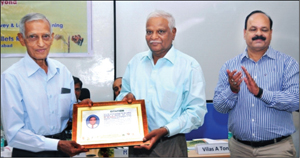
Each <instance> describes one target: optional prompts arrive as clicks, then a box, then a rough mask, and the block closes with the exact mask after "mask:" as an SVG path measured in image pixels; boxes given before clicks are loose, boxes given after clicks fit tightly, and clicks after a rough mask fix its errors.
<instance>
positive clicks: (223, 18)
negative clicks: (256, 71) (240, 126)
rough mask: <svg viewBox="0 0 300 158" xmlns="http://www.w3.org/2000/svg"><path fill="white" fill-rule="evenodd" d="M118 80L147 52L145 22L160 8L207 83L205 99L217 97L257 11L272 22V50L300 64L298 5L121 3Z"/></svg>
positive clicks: (179, 45) (118, 10) (177, 42)
mask: <svg viewBox="0 0 300 158" xmlns="http://www.w3.org/2000/svg"><path fill="white" fill-rule="evenodd" d="M115 9H116V77H121V76H123V75H124V72H125V69H126V66H127V64H128V62H129V61H130V59H131V58H132V57H133V56H134V55H135V54H137V53H139V52H142V51H145V50H148V46H147V44H146V40H145V33H146V31H145V24H146V17H147V16H148V14H149V13H150V12H152V11H154V10H155V9H158V10H165V11H167V12H169V13H171V14H172V15H173V16H174V18H175V21H176V25H175V26H176V28H177V34H176V37H175V40H174V42H173V45H174V46H175V47H176V48H177V49H179V50H180V51H182V52H184V53H186V54H188V55H190V56H192V57H194V58H195V59H196V60H197V61H198V62H199V63H200V65H201V67H202V69H203V72H204V76H205V80H206V99H207V100H208V101H210V100H212V99H213V95H214V89H215V87H216V84H217V82H218V75H219V70H220V68H221V67H222V65H223V64H224V63H225V62H226V61H227V60H229V59H231V58H233V57H234V56H236V55H238V54H240V53H242V52H243V51H244V49H245V48H246V43H245V40H244V37H243V29H244V21H245V18H246V16H247V15H248V14H249V13H250V12H252V11H253V10H262V11H264V12H265V13H267V14H268V15H269V16H270V17H271V18H272V20H273V35H272V41H271V46H272V47H273V48H274V49H276V50H279V51H281V52H283V53H286V54H288V55H290V56H292V57H294V58H295V59H296V60H297V61H298V62H299V1H286V2H285V1H236V2H235V1H132V2H130V1H116V8H115Z"/></svg>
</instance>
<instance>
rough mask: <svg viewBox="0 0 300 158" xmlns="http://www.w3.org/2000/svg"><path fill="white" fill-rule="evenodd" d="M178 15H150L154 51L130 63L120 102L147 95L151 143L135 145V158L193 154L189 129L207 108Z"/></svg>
mask: <svg viewBox="0 0 300 158" xmlns="http://www.w3.org/2000/svg"><path fill="white" fill-rule="evenodd" d="M175 35H176V28H175V20H174V18H173V16H172V15H171V14H169V13H166V12H164V11H154V12H152V13H150V14H149V16H148V18H147V23H146V41H147V44H148V46H149V48H150V50H148V51H145V52H142V53H138V54H137V55H135V56H134V57H133V58H132V59H131V61H130V62H129V63H128V66H127V68H126V71H125V74H124V76H123V79H122V90H121V93H120V94H119V95H118V97H117V98H116V100H123V101H128V102H132V100H134V99H144V100H145V104H146V112H147V121H148V129H149V131H150V133H149V134H148V135H146V136H145V138H144V141H146V140H150V144H149V145H141V146H135V147H134V148H132V147H130V148H129V156H133V157H137V156H147V157H156V156H161V157H171V156H175V157H187V146H186V140H185V135H184V133H188V132H190V131H191V130H193V129H197V128H198V127H200V126H201V125H202V124H203V122H204V116H205V114H206V112H207V109H206V100H205V81H204V76H203V73H202V69H201V67H200V65H199V63H198V62H197V61H196V60H195V59H194V58H192V57H190V56H188V55H186V54H184V53H182V52H180V51H179V50H177V49H175V48H174V46H173V45H172V42H173V40H174V38H175Z"/></svg>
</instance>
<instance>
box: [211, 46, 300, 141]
mask: <svg viewBox="0 0 300 158" xmlns="http://www.w3.org/2000/svg"><path fill="white" fill-rule="evenodd" d="M241 66H244V67H245V68H246V69H247V71H248V72H249V74H250V75H251V76H252V78H253V79H254V80H255V82H256V84H257V85H258V86H259V87H261V88H262V89H263V94H262V96H261V98H256V97H255V96H254V95H253V94H252V93H250V92H249V90H248V88H247V86H246V83H245V82H244V81H243V82H242V83H241V85H240V91H239V93H237V94H236V93H233V92H232V91H231V89H230V85H229V83H228V75H227V72H226V69H229V70H230V71H233V70H235V69H236V70H238V71H241V72H243V70H242V68H241ZM243 77H246V75H245V73H244V72H243ZM213 102H214V107H215V109H216V110H217V111H219V112H221V113H229V115H228V116H229V118H228V128H229V131H231V132H232V134H233V135H234V136H236V137H237V138H238V139H241V140H247V141H262V140H270V139H274V138H277V137H281V136H287V135H290V134H292V133H294V131H295V127H294V124H293V116H292V112H293V111H295V110H298V109H299V64H298V63H297V61H296V60H295V59H293V58H292V57H290V56H288V55H285V54H283V53H281V52H279V51H276V50H274V49H273V48H271V47H269V49H268V50H267V51H266V53H265V54H264V55H263V56H262V58H261V59H260V60H259V61H257V62H255V61H253V60H252V59H250V58H249V57H248V54H247V49H246V50H245V51H244V52H243V53H242V54H240V55H238V56H237V57H235V58H233V59H231V60H229V61H227V62H226V63H225V64H224V65H223V67H222V68H221V70H220V74H219V81H218V84H217V87H216V89H215V94H214V99H213Z"/></svg>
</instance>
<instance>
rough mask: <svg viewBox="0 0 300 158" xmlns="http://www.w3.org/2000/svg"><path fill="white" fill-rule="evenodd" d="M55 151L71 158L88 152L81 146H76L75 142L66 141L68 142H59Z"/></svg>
mask: <svg viewBox="0 0 300 158" xmlns="http://www.w3.org/2000/svg"><path fill="white" fill-rule="evenodd" d="M57 149H58V150H60V151H62V152H64V153H66V154H68V155H69V156H71V157H72V156H75V155H78V154H79V153H81V152H87V151H89V150H88V149H86V148H84V147H83V146H81V145H79V144H77V143H76V142H75V141H68V140H60V141H59V142H58V146H57Z"/></svg>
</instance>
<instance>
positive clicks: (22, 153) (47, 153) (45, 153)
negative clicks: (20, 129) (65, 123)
mask: <svg viewBox="0 0 300 158" xmlns="http://www.w3.org/2000/svg"><path fill="white" fill-rule="evenodd" d="M45 137H47V138H53V139H59V140H66V134H65V132H64V131H63V132H62V133H58V134H54V135H49V136H45ZM12 157H70V156H69V155H68V154H66V153H64V152H62V151H41V152H32V151H28V150H22V149H18V148H13V151H12Z"/></svg>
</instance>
